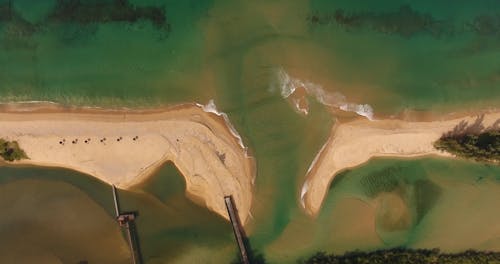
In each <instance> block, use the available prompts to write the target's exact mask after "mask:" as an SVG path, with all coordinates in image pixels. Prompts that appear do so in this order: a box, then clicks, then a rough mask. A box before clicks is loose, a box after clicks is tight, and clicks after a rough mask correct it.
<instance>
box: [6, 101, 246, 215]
mask: <svg viewBox="0 0 500 264" xmlns="http://www.w3.org/2000/svg"><path fill="white" fill-rule="evenodd" d="M28 108H31V109H35V110H36V111H29V110H26V108H25V107H24V108H23V109H17V108H15V107H12V106H5V105H4V106H2V107H1V109H2V110H3V111H2V112H1V113H0V137H2V138H5V139H8V140H17V141H18V142H19V144H20V146H21V148H23V149H24V150H25V152H26V154H27V155H28V156H29V158H30V159H29V160H23V161H20V162H15V163H16V164H31V165H40V166H55V167H64V168H70V169H74V170H77V171H80V172H84V173H87V174H90V175H92V176H94V177H96V178H98V179H100V180H102V181H104V182H106V183H109V184H115V185H116V186H118V187H120V188H130V187H131V186H133V185H135V184H138V183H140V182H142V181H144V180H145V179H146V178H147V177H148V176H150V175H151V174H152V173H153V172H154V171H155V170H156V169H158V168H159V167H160V166H161V165H162V164H164V163H165V162H167V161H172V162H173V163H174V164H175V165H176V166H177V168H178V169H179V171H180V172H181V173H182V175H183V176H184V178H185V180H186V194H187V196H188V197H189V198H190V199H192V200H194V201H195V202H197V203H198V204H200V205H203V206H206V207H207V208H208V209H210V210H212V211H214V212H216V213H217V214H219V215H221V216H223V217H224V218H226V219H228V217H227V211H226V207H225V204H224V199H223V197H224V196H225V195H233V197H234V200H235V202H236V205H237V207H238V212H239V215H240V218H241V221H242V222H243V223H245V222H246V220H247V218H248V215H249V212H250V206H251V201H252V181H253V179H254V174H255V170H254V160H253V159H252V158H251V157H249V156H247V153H246V149H245V148H244V147H242V146H241V145H240V144H241V139H240V138H238V137H235V136H234V133H235V132H234V131H233V130H232V126H230V124H228V123H227V119H224V117H223V116H221V115H220V114H219V115H218V114H215V113H211V112H207V111H204V109H203V107H201V106H199V105H194V104H189V105H187V104H186V105H180V106H176V107H173V108H169V109H162V110H145V111H130V110H127V111H125V110H124V111H121V110H98V109H73V108H71V109H70V108H68V109H60V108H59V109H56V108H54V106H50V107H48V108H43V107H32V106H29V107H28Z"/></svg>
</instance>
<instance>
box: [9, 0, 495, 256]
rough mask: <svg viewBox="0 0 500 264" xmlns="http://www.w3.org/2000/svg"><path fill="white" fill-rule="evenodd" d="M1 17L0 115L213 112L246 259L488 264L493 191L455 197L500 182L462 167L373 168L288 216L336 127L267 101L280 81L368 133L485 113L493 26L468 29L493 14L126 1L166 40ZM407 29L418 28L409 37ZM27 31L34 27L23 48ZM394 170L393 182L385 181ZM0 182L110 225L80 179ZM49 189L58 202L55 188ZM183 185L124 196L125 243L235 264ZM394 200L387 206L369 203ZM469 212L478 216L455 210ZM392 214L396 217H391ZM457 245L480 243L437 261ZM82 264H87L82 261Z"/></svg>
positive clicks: (92, 188)
mask: <svg viewBox="0 0 500 264" xmlns="http://www.w3.org/2000/svg"><path fill="white" fill-rule="evenodd" d="M7 2H8V1H6V0H0V4H5V3H7ZM12 2H13V6H14V8H15V10H16V11H17V12H19V14H20V16H22V17H23V18H24V19H25V20H26V21H28V22H29V23H31V24H26V23H24V22H22V23H21V22H19V21H18V20H9V21H6V20H5V16H3V17H0V101H3V102H7V101H19V100H21V101H31V100H49V101H55V102H59V103H62V104H67V105H85V106H89V105H90V106H103V107H153V106H159V105H166V104H175V103H181V102H193V101H196V102H199V103H206V102H208V100H210V99H214V100H215V103H216V104H217V107H218V108H219V109H220V110H222V111H224V112H227V113H228V115H229V118H230V120H231V122H232V123H233V124H234V125H235V127H236V129H237V130H238V132H239V133H240V134H241V135H242V137H243V140H244V143H245V145H247V146H248V147H249V149H250V151H251V152H252V154H253V155H254V156H255V157H256V160H257V179H256V185H255V198H254V201H253V208H252V214H253V216H254V219H253V220H252V221H251V222H250V223H249V225H248V227H247V231H248V233H249V235H250V243H251V245H252V247H254V248H255V249H256V252H257V253H262V254H264V255H265V256H266V257H267V258H268V259H269V260H270V261H273V262H293V261H295V259H296V258H298V257H301V256H304V255H307V254H310V253H312V252H314V251H317V250H326V251H334V252H343V251H345V250H351V249H356V248H360V249H374V248H381V247H390V246H396V245H408V246H417V247H419V246H425V247H436V246H442V247H443V249H448V250H460V249H462V248H467V247H473V248H478V249H488V248H492V249H497V247H498V246H499V245H500V244H499V240H498V238H496V240H495V237H488V238H487V239H486V238H484V237H485V236H486V233H488V232H487V231H489V230H493V229H494V228H493V227H491V228H490V227H489V226H486V225H479V224H472V223H476V222H474V221H476V220H474V219H472V218H470V217H472V216H473V215H482V214H483V213H484V216H485V217H486V216H488V218H489V220H491V221H492V222H491V223H490V224H491V225H492V226H493V222H494V221H497V222H498V218H499V216H498V215H496V214H494V210H491V209H492V207H491V206H493V202H492V200H493V199H495V195H494V193H495V192H497V193H498V191H497V190H496V188H497V187H498V183H497V181H496V180H493V179H492V180H485V181H483V182H481V181H480V184H479V183H477V184H476V185H477V186H476V185H474V186H476V187H474V188H479V189H478V190H484V193H485V194H484V195H480V193H482V192H480V193H477V192H476V191H475V190H476V189H474V188H473V189H472V190H469V189H467V188H466V187H463V186H462V185H464V186H468V184H469V183H470V182H471V181H474V179H475V178H478V177H483V178H485V179H489V178H494V177H493V176H492V175H500V172H499V171H498V167H485V166H484V165H480V164H473V163H466V162H460V161H443V160H433V159H419V160H416V161H395V160H376V161H372V162H370V163H369V164H367V165H365V166H362V167H360V168H358V169H354V170H351V171H350V172H347V173H345V174H344V176H343V177H338V178H343V180H342V181H339V182H338V183H337V182H336V183H335V184H334V186H333V187H332V188H331V190H330V192H329V194H328V197H327V199H326V202H325V204H324V205H323V208H322V211H321V213H320V216H319V217H318V218H317V219H315V220H313V219H310V218H308V217H307V216H305V215H304V213H303V212H302V211H301V210H300V209H299V205H298V200H299V190H300V187H301V184H302V180H303V177H304V175H305V173H306V171H307V168H308V166H309V165H310V163H311V161H312V160H313V158H314V156H315V154H316V153H317V152H318V150H319V149H320V148H321V146H322V144H323V143H324V142H325V141H326V139H327V137H328V133H329V131H330V128H331V126H332V124H333V123H334V121H333V118H332V116H331V115H330V113H329V111H328V110H327V109H325V107H323V106H322V105H321V104H319V103H318V102H316V101H315V100H314V99H313V98H309V99H310V103H311V104H310V109H309V110H310V111H309V112H310V114H309V115H308V116H307V117H302V116H299V115H298V114H297V113H295V112H294V110H293V109H292V108H291V107H290V105H289V104H288V103H287V102H286V101H285V100H283V98H281V95H280V93H279V92H278V91H270V89H271V88H272V87H271V86H272V84H273V83H276V81H277V80H276V75H275V72H276V69H278V68H282V69H284V70H285V71H286V72H287V73H288V74H289V75H290V76H293V77H294V78H298V79H301V80H308V81H310V82H313V83H315V84H317V85H320V86H321V87H322V88H323V89H324V90H325V91H327V92H330V93H333V92H338V93H342V94H343V95H344V96H345V97H346V100H347V101H349V102H353V103H359V104H361V103H363V104H364V103H366V104H370V105H371V106H373V108H374V111H375V117H377V116H385V115H393V114H398V113H399V112H400V111H402V110H404V109H410V110H422V111H436V112H448V111H464V110H468V109H471V108H487V107H495V106H498V103H499V102H500V89H498V85H499V82H500V76H499V70H500V69H499V65H498V63H497V61H498V60H499V59H500V58H498V56H500V53H499V51H500V49H499V47H500V46H499V44H500V43H499V39H498V36H499V32H500V29H499V26H498V24H499V22H495V23H496V24H495V23H492V25H491V27H487V25H484V24H478V23H479V22H480V20H476V22H477V23H476V22H474V21H475V19H476V18H477V17H480V16H493V15H495V14H496V13H495V10H498V8H497V6H498V4H497V3H496V1H494V0H491V1H486V0H485V1H480V2H477V3H473V2H471V1H462V2H461V3H460V4H455V5H451V6H450V5H445V4H436V3H435V2H434V1H419V2H418V3H417V2H415V3H413V2H412V3H411V4H410V6H409V8H408V7H405V4H408V2H407V1H388V0H386V1H377V2H373V3H371V2H370V3H355V2H353V1H309V2H308V1H273V2H270V1H252V2H248V1H159V0H150V1H131V2H133V3H136V4H137V5H139V6H148V5H150V6H164V8H165V10H166V18H167V23H168V24H169V25H170V30H169V31H164V30H159V29H158V28H156V27H155V26H154V25H153V24H152V23H151V22H150V21H139V22H135V23H125V22H113V23H90V24H85V25H84V24H81V23H75V22H72V23H69V22H68V23H67V22H46V21H45V20H46V17H47V16H48V14H51V12H52V10H53V7H54V4H55V3H56V1H42V2H43V3H42V2H40V1H30V0H14V1H12ZM81 2H86V3H89V1H81ZM103 2H105V1H103ZM109 2H111V1H109ZM401 7H403V8H401ZM339 9H343V10H344V13H343V14H344V15H345V16H349V15H356V16H357V17H358V21H357V23H356V24H354V25H350V24H348V23H344V22H342V23H341V22H339V21H337V20H335V14H336V13H335V12H336V11H337V10H339ZM405 12H406V13H405ZM314 16H316V17H317V19H314V18H313V17H314ZM407 17H412V19H411V20H408V19H407ZM420 19H423V20H426V19H427V20H426V21H428V22H426V23H416V22H415V21H419V20H420ZM429 21H430V22H429ZM478 21H479V22H478ZM495 21H496V20H495ZM473 22H474V23H476V24H474V23H473ZM27 25H28V26H27ZM29 25H32V26H33V25H35V26H38V27H35V29H34V31H33V32H31V31H30V29H31V28H30V26H29ZM429 25H432V26H431V27H430V26H429ZM471 25H476V26H475V27H473V26H471ZM391 166H395V167H401V169H396V170H392V171H391V170H389V171H384V168H386V167H391ZM386 169H387V168H386ZM1 171H2V176H1V179H4V178H7V179H9V180H8V181H6V182H5V186H6V187H7V186H11V187H9V188H14V189H16V190H21V189H22V188H30V187H29V186H31V185H33V184H34V183H33V182H30V181H28V182H21V181H20V182H16V183H15V185H11V184H14V183H10V182H9V181H11V180H12V179H11V178H13V177H14V176H15V177H21V178H28V179H32V178H36V179H37V180H39V178H40V180H41V181H48V183H46V184H44V187H43V188H42V189H43V190H45V192H46V193H50V192H51V190H52V189H55V188H60V189H64V190H65V192H67V193H73V194H74V195H77V196H78V197H80V198H78V199H79V200H78V201H75V206H76V204H78V203H82V204H87V206H89V207H91V208H89V209H88V210H90V211H92V212H94V211H96V212H97V211H99V210H102V208H104V209H105V211H106V212H107V213H108V215H109V214H110V212H112V211H111V203H110V202H111V200H110V199H109V188H108V186H104V185H103V184H102V183H100V182H97V181H94V180H92V179H89V178H87V177H86V176H82V175H80V174H78V173H74V172H69V171H65V170H52V169H31V168H30V169H17V168H16V169H13V168H2V169H1ZM379 171H381V172H379ZM377 172H378V174H377ZM391 173H392V174H394V175H395V176H394V178H395V179H396V180H394V179H391V178H389V179H385V178H384V179H385V180H387V181H381V182H377V181H373V182H372V185H368V187H367V186H364V185H363V182H365V181H366V182H370V181H369V180H366V178H365V180H364V181H363V180H362V179H363V177H365V176H366V175H370V174H375V175H379V176H376V177H377V178H381V177H380V175H382V176H383V175H386V174H391ZM4 175H7V176H4ZM8 175H13V176H8ZM38 175H42V176H38ZM368 178H370V177H368ZM404 179H406V180H404ZM60 181H64V182H65V183H64V184H63V185H64V186H65V187H56V186H59V184H60V183H59V182H60ZM8 182H9V183H8ZM53 182H57V184H55V183H53ZM68 184H70V185H68ZM183 184H184V183H183V180H182V178H180V177H179V176H178V175H177V173H176V172H175V170H174V169H173V168H171V167H169V166H165V167H164V168H163V169H162V170H161V171H160V172H158V173H157V174H156V176H154V177H153V178H152V179H151V182H149V183H147V184H145V185H144V186H141V187H140V188H138V189H137V190H136V192H135V193H124V194H123V195H124V200H125V204H127V206H130V209H137V210H139V212H140V213H141V216H140V217H139V219H138V230H139V233H140V235H141V242H142V244H143V253H144V256H145V259H147V260H148V261H149V262H151V263H161V262H162V261H166V262H168V263H175V262H177V263H195V262H197V261H198V260H200V259H203V260H206V259H210V260H213V261H214V263H221V262H229V261H230V260H232V259H234V258H235V257H236V248H235V245H234V244H233V238H232V233H231V232H232V231H231V229H230V227H229V226H228V225H227V223H225V222H224V221H223V220H221V219H220V218H218V217H217V216H215V215H213V214H211V213H209V212H207V211H206V210H205V209H204V208H202V207H199V206H197V205H194V204H193V203H191V202H190V201H189V200H187V199H186V198H185V197H184V191H183V188H184V185H183ZM470 184H472V183H470ZM394 185H395V186H396V189H394V190H391V191H390V192H389V193H390V194H388V195H385V194H384V195H381V196H380V195H379V196H377V195H376V194H373V193H377V192H378V191H379V188H382V190H385V189H384V188H392V187H391V186H394ZM23 186H25V187H23ZM71 186H77V187H78V188H79V189H80V191H77V190H74V188H73V187H71ZM363 186H364V187H363ZM370 186H371V187H370ZM384 186H385V187H384ZM457 186H458V187H457ZM370 188H371V189H370ZM140 189H142V190H143V191H139V190H140ZM436 190H439V191H436ZM82 192H83V194H82ZM436 192H438V193H439V195H438V194H436ZM14 193H15V192H13V193H11V194H10V195H14ZM422 193H424V194H422ZM429 193H430V194H431V195H429ZM462 193H465V194H464V195H462ZM84 194H85V195H87V196H88V197H90V199H91V201H89V200H88V198H85V195H84ZM370 195H371V196H370ZM12 197H14V198H11V199H14V200H15V199H19V198H16V196H12ZM61 197H65V196H64V195H62V194H61ZM384 197H385V198H384ZM426 197H430V198H428V199H427V198H426ZM467 197H469V198H471V197H474V199H476V200H477V201H478V203H474V204H467V203H465V202H466V201H467V199H466V198H467ZM461 199H464V200H463V201H462V200H461ZM471 199H472V198H471ZM92 201H93V202H92ZM455 201H461V202H455ZM479 201H480V203H479ZM47 204H49V205H50V203H49V202H47ZM454 204H458V205H460V206H463V208H462V207H460V206H452V205H454ZM395 205H397V206H395ZM403 205H406V206H407V207H405V206H403ZM417 205H418V206H417ZM24 206H25V205H23V207H24ZM30 206H32V205H26V207H28V208H30ZM377 206H381V207H380V208H379V207H377ZM392 207H397V208H400V211H398V212H392V211H391V208H392ZM68 208H69V209H68ZM68 208H65V209H64V210H63V212H67V210H70V209H71V206H68ZM99 208H101V209H99ZM384 208H388V209H384ZM453 208H455V209H454V210H455V211H453V210H452V209H453ZM379 209H380V210H379ZM489 211H491V212H489ZM458 212H462V213H460V214H458ZM101 213H102V212H101ZM96 214H98V213H96ZM490 214H493V215H490ZM402 216H405V217H406V218H405V217H403V218H401V217H402ZM468 216H469V218H467V217H468ZM61 217H62V216H61ZM448 217H459V218H461V219H464V221H463V222H462V223H463V226H460V225H458V224H457V225H445V224H443V222H444V221H447V219H449V218H448ZM400 218H401V219H400ZM96 219H99V220H96V225H97V224H98V223H101V222H103V221H107V223H108V224H107V225H106V228H113V227H112V224H111V222H110V221H111V220H112V219H111V218H110V217H109V218H106V217H104V216H102V217H100V218H96ZM104 219H107V220H104ZM360 219H362V220H360ZM370 219H375V220H373V221H370ZM399 220H401V221H399ZM54 221H57V220H54ZM353 223H355V224H353ZM469 223H470V224H469ZM99 225H100V224H99ZM443 225H444V226H446V228H444V227H443ZM2 226H5V225H2ZM476 226H477V229H475V228H476ZM465 227H468V229H466V228H465ZM23 228H24V227H20V228H19V229H20V230H22V229H23ZM103 228H104V227H103ZM481 228H482V229H481ZM394 230H398V231H397V232H395V231H394ZM438 230H439V232H438ZM457 230H469V232H472V233H477V234H478V235H477V239H476V240H466V241H470V244H468V245H449V244H447V243H450V241H451V240H449V241H447V240H446V239H442V240H437V239H436V238H435V237H436V236H437V237H440V238H443V237H446V236H447V235H449V234H450V233H453V234H456V235H457V236H458V237H460V236H464V237H465V233H460V232H458V231H457ZM495 230H496V229H495ZM115 231H117V230H115ZM490 233H492V234H497V233H495V232H490ZM429 234H435V235H433V236H432V237H429V236H430V235H429ZM468 235H469V236H470V235H471V233H468ZM109 236H110V237H112V238H110V239H111V240H112V239H115V240H113V241H115V242H113V243H115V244H116V245H121V244H120V243H123V241H122V240H120V239H122V238H121V237H120V236H118V237H117V236H116V234H115V235H109ZM497 237H498V234H497ZM483 238H484V239H483ZM455 240H456V239H455ZM54 243H56V242H54ZM57 243H59V242H57ZM110 243H111V242H110ZM81 244H84V243H81ZM110 247H111V246H110ZM102 248H103V251H102V252H106V251H107V250H108V249H106V250H104V248H105V247H102ZM39 252H40V256H41V254H46V252H45V251H43V250H41V251H39ZM47 252H48V251H47ZM68 252H71V251H68ZM82 252H83V251H82ZM102 252H101V253H102ZM47 254H48V253H47ZM65 254H69V253H67V252H66V253H65ZM92 254H93V253H92ZM92 254H91V253H88V258H89V259H91V258H90V257H91V255H92ZM99 254H100V253H97V252H96V255H95V257H94V258H96V259H98V257H99ZM84 255H85V256H84ZM84 255H82V259H83V257H86V256H87V253H85V254H84ZM48 256H50V255H48ZM92 256H93V255H92Z"/></svg>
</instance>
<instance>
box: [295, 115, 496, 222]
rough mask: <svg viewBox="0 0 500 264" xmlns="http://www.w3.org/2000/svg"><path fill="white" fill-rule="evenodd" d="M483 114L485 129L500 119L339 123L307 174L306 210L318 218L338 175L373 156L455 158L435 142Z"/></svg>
mask: <svg viewBox="0 0 500 264" xmlns="http://www.w3.org/2000/svg"><path fill="white" fill-rule="evenodd" d="M479 114H484V116H483V117H484V120H483V122H482V125H483V126H485V127H487V126H490V125H492V124H494V123H495V122H496V121H497V120H500V111H498V110H495V111H489V112H484V113H482V112H481V113H476V114H474V115H472V114H469V115H465V116H462V117H455V118H453V119H448V120H434V121H425V122H409V121H403V120H397V119H385V120H375V121H369V120H366V119H361V118H360V119H357V120H354V121H351V122H346V123H340V124H336V125H335V126H334V127H333V128H332V131H331V133H330V137H329V138H328V140H327V142H326V143H325V145H324V146H323V148H322V149H321V150H320V152H319V153H318V154H317V156H316V158H315V160H314V161H313V163H312V164H311V166H310V168H309V170H308V172H307V175H306V179H305V182H304V184H303V185H302V191H301V204H302V207H303V208H304V209H305V211H306V212H307V213H308V214H309V215H312V216H316V215H317V214H318V212H319V210H320V208H321V204H322V203H323V200H324V198H325V196H326V194H327V191H328V188H329V186H330V183H331V182H332V181H333V179H334V177H335V175H336V174H338V173H339V172H341V171H342V170H345V169H348V168H352V167H356V166H359V165H361V164H363V163H365V162H367V161H368V160H370V159H371V158H373V157H383V156H385V157H402V158H410V157H417V156H425V155H438V156H444V157H453V156H452V155H451V154H449V153H445V152H441V151H438V150H437V149H435V148H434V147H433V142H435V141H436V140H438V139H439V138H440V137H441V135H442V134H443V133H445V132H448V131H451V130H452V129H453V128H454V127H455V126H457V125H458V124H459V123H460V122H461V121H466V122H468V123H469V124H471V123H473V122H474V121H475V120H476V119H477V117H478V115H479Z"/></svg>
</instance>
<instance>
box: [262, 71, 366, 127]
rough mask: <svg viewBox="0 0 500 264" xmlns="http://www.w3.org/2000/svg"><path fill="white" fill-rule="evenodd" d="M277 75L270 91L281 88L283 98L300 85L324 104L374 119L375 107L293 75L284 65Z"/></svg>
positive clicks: (276, 72)
mask: <svg viewBox="0 0 500 264" xmlns="http://www.w3.org/2000/svg"><path fill="white" fill-rule="evenodd" d="M275 76H276V78H274V79H273V82H271V85H270V91H272V92H274V91H276V90H278V89H279V92H280V93H281V96H282V97H283V98H288V97H289V96H290V95H291V94H293V93H294V92H295V90H296V89H297V88H298V87H303V88H304V89H305V90H306V93H307V94H308V95H309V96H312V97H314V98H315V99H316V100H317V101H318V102H320V103H321V104H323V105H326V106H330V107H336V108H338V109H340V110H342V111H347V112H354V113H356V114H358V115H360V116H364V117H366V118H368V119H369V120H373V108H372V107H371V106H370V105H368V104H355V103H351V102H349V101H347V98H346V97H345V96H344V95H343V94H341V93H339V92H328V91H325V89H323V87H322V86H321V85H319V84H316V83H313V82H311V81H308V80H301V79H298V78H293V77H291V76H290V75H289V74H288V73H287V72H286V71H285V70H284V69H283V68H282V67H279V68H278V69H276V70H275Z"/></svg>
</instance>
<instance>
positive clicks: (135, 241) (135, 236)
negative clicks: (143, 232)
mask: <svg viewBox="0 0 500 264" xmlns="http://www.w3.org/2000/svg"><path fill="white" fill-rule="evenodd" d="M127 213H134V214H135V216H136V217H137V216H138V215H139V214H138V212H127ZM128 229H129V232H130V241H131V243H132V245H133V247H132V248H133V250H134V252H133V254H134V255H135V260H136V262H135V263H136V264H142V263H144V260H143V256H142V251H141V244H140V238H139V232H138V231H137V224H136V223H135V221H132V222H129V223H128Z"/></svg>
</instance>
